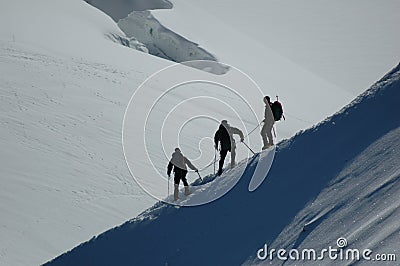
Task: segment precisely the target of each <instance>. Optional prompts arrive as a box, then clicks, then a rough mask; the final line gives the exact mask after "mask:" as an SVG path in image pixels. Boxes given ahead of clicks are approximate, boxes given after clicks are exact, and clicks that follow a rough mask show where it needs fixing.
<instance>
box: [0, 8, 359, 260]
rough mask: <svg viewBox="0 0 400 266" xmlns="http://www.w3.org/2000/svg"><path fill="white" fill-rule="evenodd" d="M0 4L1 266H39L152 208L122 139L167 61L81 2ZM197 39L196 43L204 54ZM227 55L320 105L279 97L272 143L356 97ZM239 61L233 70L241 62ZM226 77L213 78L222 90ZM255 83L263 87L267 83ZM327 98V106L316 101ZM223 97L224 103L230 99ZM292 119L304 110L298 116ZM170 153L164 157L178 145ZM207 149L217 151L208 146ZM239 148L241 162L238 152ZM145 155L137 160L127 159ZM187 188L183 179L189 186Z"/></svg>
mask: <svg viewBox="0 0 400 266" xmlns="http://www.w3.org/2000/svg"><path fill="white" fill-rule="evenodd" d="M124 2H129V1H124ZM156 2H157V1H154V2H153V1H151V3H156ZM137 3H139V2H137ZM146 3H148V2H146ZM157 3H158V2H157ZM0 4H1V9H0V25H1V26H0V69H1V75H0V110H1V112H0V123H1V125H2V127H1V131H0V150H1V152H0V158H1V175H0V182H1V186H0V199H1V200H0V212H1V213H2V215H1V219H0V235H1V240H0V264H1V265H30V264H40V263H43V262H44V261H47V260H49V259H51V258H53V257H55V256H56V255H58V254H61V253H63V252H64V251H65V250H66V249H68V248H70V247H72V246H74V245H77V244H79V243H81V242H82V241H85V240H87V239H89V238H90V237H91V236H93V235H96V234H98V233H99V232H102V231H104V230H106V229H107V228H110V227H113V226H116V225H117V224H120V223H121V222H123V221H126V220H127V219H128V218H130V217H132V216H136V215H137V214H139V213H140V212H141V211H143V210H144V209H145V208H147V207H149V206H151V205H152V204H154V202H155V200H154V199H152V198H151V197H149V196H148V195H147V194H146V193H145V192H143V190H142V189H140V187H139V186H138V185H137V184H136V183H135V181H134V180H133V178H132V177H131V176H130V173H129V171H128V169H127V167H126V163H125V161H124V158H123V152H122V144H121V128H122V120H123V116H124V111H125V108H126V106H127V104H128V102H129V98H130V97H131V95H132V93H133V92H134V91H135V90H136V88H138V87H139V85H140V84H141V83H142V82H143V81H144V80H146V78H148V77H149V76H150V75H152V74H153V73H155V72H156V71H159V70H160V69H162V68H164V67H166V66H169V65H171V62H169V61H166V60H162V59H160V58H157V57H153V56H150V55H148V54H145V53H142V52H137V51H135V50H133V49H130V48H128V47H124V46H128V45H129V46H134V47H136V48H137V49H139V50H144V49H143V48H144V47H143V46H142V45H141V44H140V43H139V42H136V41H135V39H129V38H128V37H127V36H126V35H125V34H124V33H123V32H122V31H121V30H120V29H119V28H118V26H117V25H116V23H115V22H114V21H113V20H112V19H111V18H110V17H109V16H107V15H105V14H104V13H102V12H100V11H99V10H97V9H96V8H94V7H92V6H90V5H89V4H87V3H86V2H84V1H81V0H71V1H54V0H38V1H24V0H12V1H6V0H0ZM177 19H178V20H179V19H184V17H181V18H179V17H177ZM213 22H214V21H212V20H210V21H209V22H208V23H209V24H207V25H209V28H212V27H213V26H214V25H215V24H213ZM193 30H194V31H196V29H195V28H193ZM199 34H200V31H199ZM232 36H234V35H232ZM238 36H239V37H240V38H239V37H238V39H239V40H240V46H241V47H245V45H243V40H246V38H244V37H243V38H242V37H241V36H243V35H238ZM133 38H134V36H133ZM199 38H202V37H201V35H199ZM199 38H197V37H196V38H193V40H199V43H203V40H202V39H199ZM226 41H229V40H223V39H221V44H220V47H221V50H220V51H222V50H224V49H226V50H228V47H231V46H232V45H233V44H235V45H237V43H236V42H234V43H229V42H227V43H225V42H226ZM222 46H225V48H224V49H222ZM203 47H205V46H203ZM233 47H235V46H233ZM210 48H212V47H211V46H210ZM207 49H208V46H207ZM210 51H211V52H212V53H213V54H216V52H219V50H214V49H210ZM235 51H237V54H240V57H241V59H243V66H244V68H246V69H245V70H246V71H247V72H248V74H250V75H251V76H253V74H255V73H257V71H255V72H253V71H252V70H255V69H257V68H259V69H264V70H265V71H267V72H268V68H265V62H272V61H273V62H272V63H271V64H273V65H274V66H277V65H279V66H280V67H279V69H280V71H281V72H282V73H284V75H279V79H282V80H289V79H293V80H295V79H297V78H299V77H301V76H302V75H303V74H304V75H305V78H304V79H302V80H303V81H304V83H303V85H304V84H307V86H306V87H310V90H309V91H308V92H307V93H309V95H306V93H305V91H304V92H302V91H301V90H297V88H298V87H297V86H296V87H290V86H288V87H287V93H288V95H290V97H293V99H296V98H297V99H300V98H298V96H299V95H303V96H304V97H306V98H312V97H314V98H318V97H321V101H320V102H316V103H315V105H310V106H308V105H307V107H305V105H304V104H303V103H302V102H300V101H293V100H289V97H288V96H287V95H286V96H285V98H286V100H285V103H287V104H286V106H287V116H288V117H291V118H290V119H288V120H289V121H290V122H288V123H285V124H281V125H282V126H283V127H282V128H279V130H278V132H279V133H281V132H282V134H279V137H280V138H282V137H290V136H292V135H293V134H294V133H295V132H297V131H298V130H299V129H301V128H306V127H308V126H311V125H312V124H313V123H314V122H317V121H319V120H320V119H321V118H324V117H326V115H328V114H331V113H332V112H333V111H334V110H337V109H338V107H340V106H341V105H343V104H344V103H345V102H347V101H348V100H349V99H350V98H351V97H352V96H351V95H349V94H348V93H340V90H336V87H335V86H330V85H327V83H326V82H323V81H321V79H319V78H318V77H315V75H312V74H307V73H306V72H307V71H305V72H304V71H300V72H298V70H299V68H298V67H294V66H293V65H292V64H290V63H288V64H286V63H285V62H284V63H282V64H279V62H280V61H275V60H273V59H274V58H276V57H270V58H268V60H269V61H268V60H266V58H259V59H257V60H254V57H250V58H249V60H247V59H246V53H245V52H243V51H247V49H238V50H231V53H232V54H235V53H236V52H235ZM216 55H217V54H216ZM221 55H222V54H221ZM218 56H219V55H218ZM271 60H272V61H271ZM246 61H247V63H248V62H251V65H252V68H248V66H249V64H244V62H246ZM235 62H236V63H237V64H238V66H240V65H241V63H242V62H240V61H235ZM275 62H276V64H275ZM185 69H186V68H185V67H184V66H180V68H179V70H185ZM185 71H186V70H185ZM191 71H193V69H192V70H191ZM229 73H231V71H229V72H228V75H227V77H225V76H224V75H221V76H223V77H220V78H221V79H223V78H225V79H228V78H229V75H230V74H229ZM204 75H205V74H204ZM256 77H257V80H256V81H257V82H260V81H261V82H262V83H263V85H265V84H266V82H268V79H269V78H271V77H272V76H266V77H261V76H260V75H259V74H257V75H256ZM272 80H273V79H272ZM150 85H151V86H150V89H151V90H152V91H153V92H154V91H156V92H158V91H162V90H163V89H164V88H163V86H160V84H159V83H157V80H153V83H151V84H150ZM303 85H302V88H303ZM263 87H268V86H263ZM246 88H247V87H243V88H242V90H245V89H246ZM319 88H323V89H322V90H320V89H319ZM265 92H268V93H270V92H269V91H268V90H265ZM272 94H273V93H272ZM327 95H328V96H329V95H331V96H332V97H333V98H330V100H329V101H325V100H323V99H326V98H325V97H327ZM172 96H173V95H172ZM181 96H182V95H178V96H176V97H172V100H173V101H171V102H168V103H167V105H165V106H161V107H163V108H165V107H166V106H168V105H170V104H171V103H172V102H176V101H179V100H181V98H180V97H181ZM220 96H221V97H222V98H225V97H226V94H225V93H222V94H221V95H220ZM253 96H254V95H253ZM144 100H146V101H143V102H147V101H148V99H144ZM251 104H252V106H253V107H254V109H255V110H257V114H256V116H257V118H258V119H260V117H261V116H262V109H263V104H262V103H261V102H260V100H259V98H257V99H255V100H253V101H251ZM198 105H199V104H198ZM200 107H201V108H202V109H201V110H208V111H213V112H214V114H215V115H216V117H217V118H218V119H220V118H223V117H230V116H228V115H229V113H227V112H226V111H224V110H222V109H219V108H214V106H210V105H206V104H203V105H200ZM292 108H293V109H292ZM291 109H292V110H300V111H299V112H297V111H296V113H295V114H294V113H293V112H292V111H291ZM315 110H318V111H317V112H316V111H315ZM146 111H147V109H142V110H139V112H138V113H139V114H144V113H145V112H146ZM293 115H294V116H293ZM246 118H247V117H246ZM256 121H257V119H252V120H246V121H245V126H246V128H247V129H251V128H252V127H254V126H255V125H256ZM208 126H209V125H208ZM215 127H216V125H212V130H210V128H211V127H204V128H202V127H200V129H199V127H198V125H195V126H194V127H191V126H189V127H186V128H189V129H190V130H188V131H187V132H186V131H185V134H183V137H184V139H190V138H189V137H190V136H194V135H195V136H196V138H195V140H196V141H198V140H199V139H198V137H197V136H200V137H203V136H207V137H210V135H211V134H212V133H213V130H214V129H215ZM140 129H141V128H139V130H140ZM133 136H134V135H133ZM252 137H253V138H254V139H255V140H254V142H253V140H252V144H254V147H259V145H256V144H257V141H258V142H260V138H259V136H258V134H254V136H252ZM132 139H134V138H133V137H132ZM188 143H189V142H186V143H183V146H184V147H185V154H186V155H188V156H190V158H191V159H192V158H197V157H196V156H197V155H198V153H199V150H200V149H199V147H200V146H204V145H200V144H204V142H201V141H198V142H197V143H196V144H199V145H193V142H191V143H190V144H191V145H188ZM166 144H167V146H168V147H170V146H175V145H176V142H175V141H171V142H169V143H166ZM204 147H207V149H208V151H209V152H211V153H212V152H213V150H212V148H211V149H210V147H211V146H210V145H206V146H204ZM150 148H151V149H152V150H153V152H155V151H157V150H159V146H157V145H152V146H151V147H150ZM207 149H204V150H207ZM240 149H242V150H241V151H239V152H240V153H243V154H245V153H244V150H245V148H243V146H242V147H241V148H240ZM168 152H169V151H168ZM240 153H239V154H240ZM204 154H205V153H204ZM142 155H143V154H142V153H140V152H136V153H133V158H141V156H142ZM242 158H244V157H243V156H239V159H242ZM154 163H155V165H156V166H157V167H158V168H165V163H166V158H165V157H164V154H161V155H159V156H157V157H156V160H155V161H154ZM148 169H150V168H148ZM150 173H151V172H150V170H149V171H145V172H144V173H142V174H143V176H146V175H149V174H150ZM193 178H195V176H194V175H192V174H190V175H189V179H191V180H193Z"/></svg>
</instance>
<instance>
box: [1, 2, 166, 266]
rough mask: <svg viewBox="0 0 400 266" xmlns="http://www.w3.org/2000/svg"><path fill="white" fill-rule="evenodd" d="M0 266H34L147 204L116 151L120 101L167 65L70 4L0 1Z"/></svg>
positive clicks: (81, 5) (91, 12)
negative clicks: (132, 46) (128, 45)
mask: <svg viewBox="0 0 400 266" xmlns="http://www.w3.org/2000/svg"><path fill="white" fill-rule="evenodd" d="M0 24H1V25H2V26H1V27H0V73H1V75H0V124H1V130H0V147H1V148H0V150H1V151H0V158H1V171H0V172H1V174H0V183H1V186H0V213H1V219H0V235H1V238H0V265H37V264H41V263H43V262H45V261H47V260H49V259H51V258H53V257H54V256H56V255H57V254H59V253H61V252H64V251H65V250H66V249H67V248H69V247H71V246H73V245H77V244H78V243H81V242H82V241H85V240H87V239H88V238H90V237H91V236H92V235H94V234H97V233H98V232H101V231H103V230H106V229H107V228H110V227H111V226H115V225H117V224H120V223H121V222H122V221H125V220H126V219H128V218H129V217H132V215H135V214H138V213H140V212H142V211H143V210H144V209H146V208H148V207H149V206H151V205H152V204H154V199H152V198H151V197H149V196H147V194H146V193H144V192H143V191H142V190H141V189H140V188H139V187H138V186H137V184H136V183H135V182H134V180H133V179H132V177H131V176H130V173H129V171H128V169H127V167H126V163H125V160H124V157H123V153H122V147H121V128H122V119H123V115H124V111H125V108H126V105H127V103H128V100H129V97H130V96H131V94H132V91H133V90H134V88H136V87H137V86H138V85H139V84H140V83H141V82H142V81H143V80H144V79H145V78H146V77H148V76H149V75H150V74H152V73H153V72H155V71H157V70H159V69H160V68H162V67H164V66H167V65H168V62H167V61H165V60H160V59H158V58H156V57H152V56H149V55H147V54H145V53H142V52H137V51H135V50H133V49H130V48H127V47H124V46H122V45H121V44H120V43H119V42H118V41H117V40H116V39H114V38H113V36H117V37H119V38H122V39H124V38H126V37H125V35H124V33H123V32H121V31H120V30H119V28H118V27H117V25H116V24H115V22H114V21H113V20H112V19H111V18H110V17H108V16H106V15H105V14H104V13H102V12H100V11H99V10H97V9H95V8H93V7H92V6H90V5H88V4H86V3H85V2H83V1H80V0H74V1H46V0H41V1H34V2H33V1H18V0H17V1H14V0H13V1H3V0H2V1H1V9H0Z"/></svg>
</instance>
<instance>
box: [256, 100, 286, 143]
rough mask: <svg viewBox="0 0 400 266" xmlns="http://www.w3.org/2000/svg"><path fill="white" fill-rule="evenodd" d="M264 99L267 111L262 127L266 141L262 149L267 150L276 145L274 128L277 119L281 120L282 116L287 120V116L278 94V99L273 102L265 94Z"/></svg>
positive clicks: (263, 137) (262, 134)
mask: <svg viewBox="0 0 400 266" xmlns="http://www.w3.org/2000/svg"><path fill="white" fill-rule="evenodd" d="M263 100H264V103H265V112H264V120H263V122H264V126H263V127H262V129H261V136H262V139H263V143H264V146H263V147H262V149H263V150H265V149H268V148H269V147H271V146H272V145H274V139H273V138H272V130H273V127H274V124H275V121H280V120H281V119H282V118H283V119H284V120H285V119H286V118H285V116H284V115H283V108H282V104H281V103H280V102H279V101H278V96H276V101H275V102H273V103H271V99H270V98H269V96H265V97H264V99H263ZM275 137H276V136H275Z"/></svg>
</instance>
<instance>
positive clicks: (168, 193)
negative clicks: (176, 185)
mask: <svg viewBox="0 0 400 266" xmlns="http://www.w3.org/2000/svg"><path fill="white" fill-rule="evenodd" d="M169 178H170V177H169V176H168V177H167V183H168V196H167V198H168V197H169Z"/></svg>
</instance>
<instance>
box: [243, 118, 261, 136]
mask: <svg viewBox="0 0 400 266" xmlns="http://www.w3.org/2000/svg"><path fill="white" fill-rule="evenodd" d="M262 122H263V121H261V122H260V123H259V124H258V125H257V126H256V127H255V128H253V130H252V131H250V132H249V133H248V134H247V135H246V136H245V137H248V136H249V135H250V134H251V133H253V132H254V130H256V129H257V128H258V127H259V126H260V125H261V123H262Z"/></svg>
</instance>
